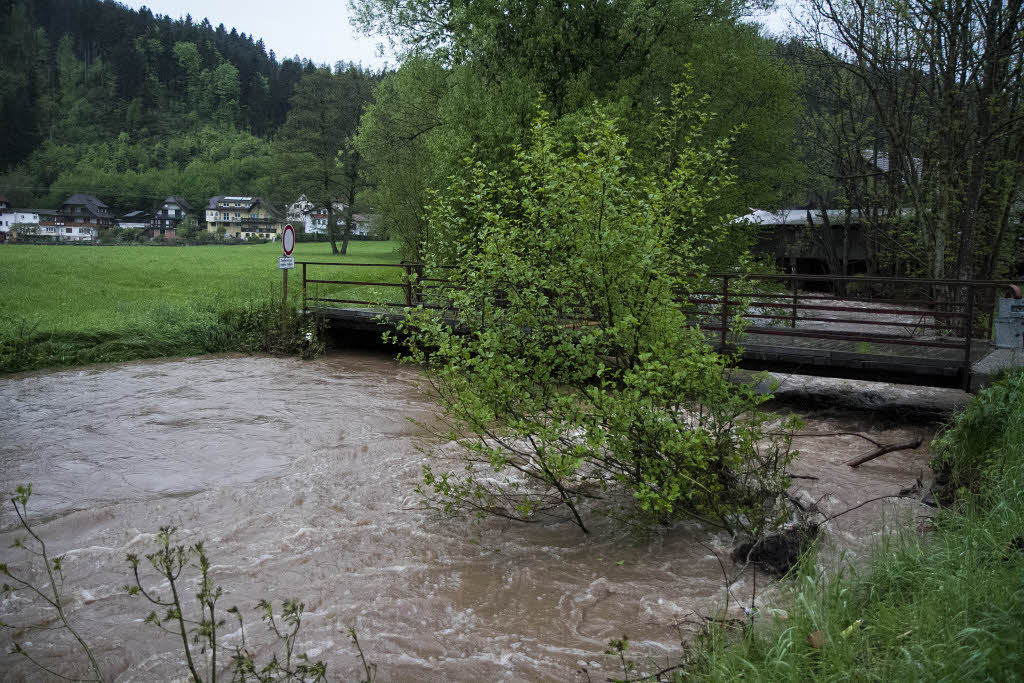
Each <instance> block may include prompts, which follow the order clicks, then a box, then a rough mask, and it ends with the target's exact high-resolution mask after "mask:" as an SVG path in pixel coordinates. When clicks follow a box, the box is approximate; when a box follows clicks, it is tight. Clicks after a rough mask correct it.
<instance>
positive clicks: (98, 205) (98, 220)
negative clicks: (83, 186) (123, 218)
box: [55, 192, 114, 234]
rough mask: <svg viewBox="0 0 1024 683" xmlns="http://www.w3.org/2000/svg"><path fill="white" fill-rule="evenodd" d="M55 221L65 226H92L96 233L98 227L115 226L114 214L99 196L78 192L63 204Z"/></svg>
mask: <svg viewBox="0 0 1024 683" xmlns="http://www.w3.org/2000/svg"><path fill="white" fill-rule="evenodd" d="M55 222H56V223H57V224H60V225H64V226H72V227H74V226H82V227H92V228H94V230H93V232H94V233H95V229H96V228H110V227H113V226H114V214H113V213H112V212H111V211H110V207H109V206H107V205H106V204H104V203H103V202H102V201H100V199H99V198H98V197H95V196H93V195H91V194H83V193H80V192H77V193H75V194H73V195H71V196H70V197H68V198H67V199H65V200H64V203H63V204H61V207H60V209H58V210H57V215H56V221H55ZM69 234H70V233H69Z"/></svg>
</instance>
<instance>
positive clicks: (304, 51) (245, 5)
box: [121, 0, 396, 68]
mask: <svg viewBox="0 0 1024 683" xmlns="http://www.w3.org/2000/svg"><path fill="white" fill-rule="evenodd" d="M121 1H122V2H123V4H125V5H127V6H128V7H131V8H133V9H139V8H140V7H142V6H146V7H148V8H149V9H150V11H151V12H153V14H166V15H168V16H170V17H171V18H172V19H179V18H182V17H184V16H185V15H186V14H191V15H192V20H193V21H195V22H196V23H198V22H201V21H202V20H203V18H204V17H205V18H208V19H209V20H210V23H211V24H213V26H214V28H216V27H217V24H224V26H225V27H226V28H227V29H228V30H229V31H230V30H231V28H232V27H234V28H237V29H238V32H239V33H245V34H246V35H250V34H251V35H253V36H254V40H256V39H259V38H263V42H264V44H265V45H266V46H267V50H268V51H269V50H273V51H274V53H275V54H276V55H277V59H278V61H280V60H282V59H284V58H285V57H294V56H295V55H299V56H301V57H305V58H308V59H311V60H313V61H314V62H315V63H317V64H330V65H333V64H334V63H335V62H338V61H346V62H357V63H362V64H363V66H367V67H371V68H381V67H383V66H384V65H385V62H386V61H388V60H387V59H385V58H384V57H381V56H380V55H378V54H377V43H379V42H380V41H379V40H378V39H377V38H371V37H367V36H365V35H363V34H362V33H359V32H357V31H356V30H355V29H354V28H352V24H351V23H350V22H349V14H350V12H349V9H348V0H277V1H274V2H272V1H270V0H146V2H139V1H138V0H121ZM390 63H391V65H392V66H396V64H395V59H394V58H393V57H392V58H391V59H390Z"/></svg>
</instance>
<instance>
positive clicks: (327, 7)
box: [122, 0, 792, 69]
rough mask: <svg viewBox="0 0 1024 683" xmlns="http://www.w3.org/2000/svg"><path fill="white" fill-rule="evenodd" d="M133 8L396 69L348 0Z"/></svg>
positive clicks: (194, 2) (131, 0)
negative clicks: (358, 22)
mask: <svg viewBox="0 0 1024 683" xmlns="http://www.w3.org/2000/svg"><path fill="white" fill-rule="evenodd" d="M791 1H792V0H782V1H781V2H780V3H779V5H780V9H778V10H777V11H775V12H774V13H771V14H769V15H767V16H765V17H759V18H758V21H760V22H762V23H764V24H765V27H766V29H767V30H768V31H770V32H772V33H783V32H784V31H785V25H786V22H787V20H788V17H789V14H788V10H786V9H785V6H786V5H787V4H788V3H789V2H791ZM122 2H124V4H126V5H128V6H129V7H132V8H134V9H139V8H140V7H142V6H144V5H145V6H146V7H149V9H150V10H151V11H152V12H153V13H154V14H167V15H169V16H170V17H171V18H172V19H179V18H181V17H184V16H185V15H186V14H191V15H192V19H193V20H194V21H196V22H197V23H198V22H201V21H202V20H203V18H204V17H205V18H208V19H209V20H210V23H211V24H213V26H214V27H216V26H217V24H224V26H225V27H227V29H228V30H229V31H230V30H231V28H232V27H234V28H236V29H238V31H239V33H245V34H246V35H250V34H251V35H253V36H254V37H255V39H258V38H263V42H264V44H265V45H266V46H267V50H273V51H274V53H275V54H276V55H277V58H278V61H280V60H281V59H284V58H286V57H294V56H295V55H299V56H301V57H305V58H308V59H311V60H313V62H315V63H317V64H329V65H333V64H334V63H335V62H338V61H346V62H357V63H362V64H363V66H367V67H371V68H374V69H379V68H382V67H384V66H385V65H386V64H389V63H390V65H391V66H397V63H396V60H395V58H394V57H393V56H390V57H384V56H381V55H380V54H379V53H378V50H377V45H378V43H379V42H380V40H379V39H378V38H376V37H369V36H365V35H363V34H362V33H359V32H357V31H356V30H355V29H354V28H353V27H352V24H351V22H350V21H349V16H350V10H349V8H348V0H276V1H272V0H147V1H146V2H139V1H138V0H122Z"/></svg>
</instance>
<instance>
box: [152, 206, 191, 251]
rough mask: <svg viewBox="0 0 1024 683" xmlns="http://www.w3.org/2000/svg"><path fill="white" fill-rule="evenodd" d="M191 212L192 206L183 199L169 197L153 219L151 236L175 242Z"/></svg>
mask: <svg viewBox="0 0 1024 683" xmlns="http://www.w3.org/2000/svg"><path fill="white" fill-rule="evenodd" d="M190 211H192V205H191V204H189V203H188V201H187V200H185V199H184V198H183V197H177V196H171V197H168V198H167V199H165V200H164V203H163V206H161V207H160V209H159V210H158V211H157V212H156V216H155V217H154V218H153V224H152V231H153V232H152V234H151V235H150V236H151V237H152V238H153V239H165V240H168V241H171V242H173V241H174V240H175V239H176V237H177V231H178V228H179V227H180V226H181V223H182V221H184V220H185V219H186V217H187V216H188V214H189V212H190Z"/></svg>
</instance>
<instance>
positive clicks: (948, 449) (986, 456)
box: [931, 368, 1024, 495]
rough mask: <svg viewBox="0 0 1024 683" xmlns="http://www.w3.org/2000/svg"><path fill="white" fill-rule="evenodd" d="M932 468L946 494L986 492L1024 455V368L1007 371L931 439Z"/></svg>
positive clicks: (1023, 458)
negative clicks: (940, 477)
mask: <svg viewBox="0 0 1024 683" xmlns="http://www.w3.org/2000/svg"><path fill="white" fill-rule="evenodd" d="M931 449H932V453H933V457H932V462H931V466H932V469H934V470H936V471H938V472H940V473H942V475H944V476H948V481H947V483H946V484H945V493H946V494H948V495H954V494H957V493H958V492H964V491H975V492H977V491H981V490H983V489H984V488H986V487H987V486H990V485H991V484H992V483H993V482H994V481H995V480H996V479H997V478H998V477H999V476H1000V475H1001V474H1002V473H1003V471H1004V470H1005V469H1006V467H1007V466H1008V465H1010V464H1012V463H1015V462H1021V461H1022V460H1024V452H1022V451H1024V369H1019V368H1018V369H1014V370H1011V371H1009V372H1007V373H1006V374H1005V375H1004V376H1003V377H1002V378H1001V379H1000V380H998V381H997V382H995V383H994V384H992V385H991V386H988V387H986V388H984V389H982V390H981V391H979V392H978V394H977V395H976V396H975V397H974V398H973V399H972V400H971V402H970V403H969V404H968V405H967V407H966V408H965V409H964V410H962V411H961V412H959V413H957V414H956V415H955V416H954V418H953V419H952V421H950V423H949V425H948V426H947V427H946V428H945V429H943V430H942V431H941V432H940V433H939V434H938V436H936V437H935V439H934V440H933V441H932V444H931Z"/></svg>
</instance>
